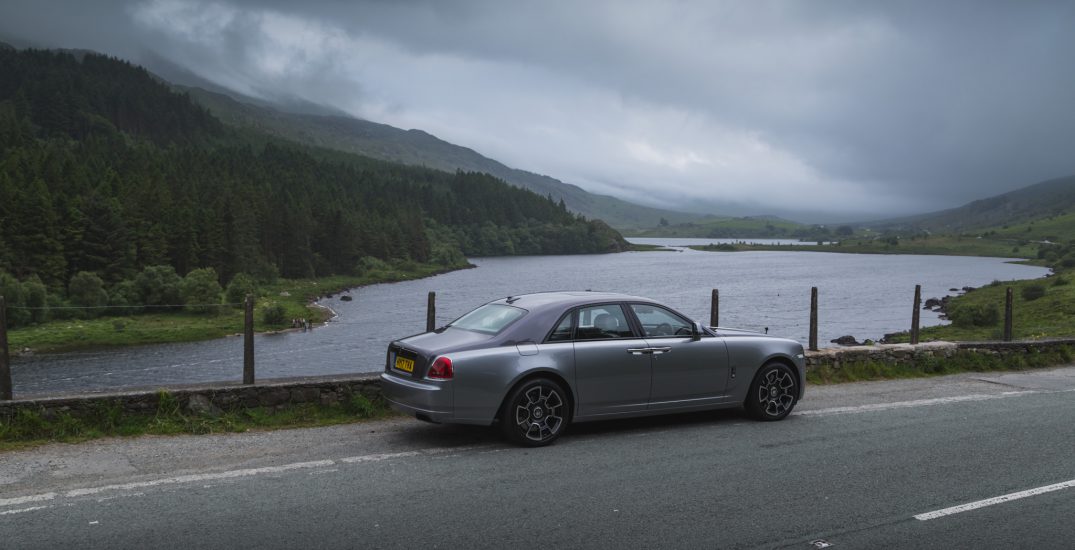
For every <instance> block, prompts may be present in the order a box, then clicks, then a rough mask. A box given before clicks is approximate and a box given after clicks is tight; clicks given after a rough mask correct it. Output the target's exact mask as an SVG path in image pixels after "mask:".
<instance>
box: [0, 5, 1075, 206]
mask: <svg viewBox="0 0 1075 550" xmlns="http://www.w3.org/2000/svg"><path fill="white" fill-rule="evenodd" d="M0 36H6V37H9V38H13V39H21V40H28V41H33V42H36V43H39V44H42V45H46V46H55V47H65V48H88V49H93V50H97V51H102V52H105V53H110V54H113V55H117V56H121V57H125V58H128V59H132V60H134V61H146V60H149V59H153V58H154V57H160V58H163V59H166V60H169V61H172V62H174V63H176V64H178V65H180V66H183V67H186V68H187V69H189V70H190V71H192V72H194V73H195V74H197V75H199V76H201V77H203V78H205V79H208V80H211V81H213V82H215V83H217V84H220V85H223V86H226V87H229V88H232V89H235V90H237V91H239V92H242V93H245V94H249V95H253V96H260V97H265V98H270V99H271V98H288V97H299V98H304V99H307V100H310V101H314V102H318V103H323V104H327V105H332V106H335V107H338V108H340V109H342V110H344V111H347V112H349V113H352V114H354V115H355V116H359V117H362V118H365V119H369V120H373V121H377V122H384V123H387V124H391V125H394V126H398V127H401V128H408V129H409V128H419V129H422V130H425V131H427V132H430V133H432V134H434V135H437V136H438V137H441V138H443V139H445V140H448V141H451V142H453V143H457V144H460V145H465V146H467V147H471V148H473V149H475V150H477V151H478V152H480V153H482V154H485V155H486V156H489V157H492V158H495V159H497V160H500V161H501V162H504V163H505V164H507V165H509V166H513V167H516V168H522V169H526V170H531V171H534V172H539V173H543V174H548V175H551V176H553V177H556V178H559V179H561V180H564V181H566V182H570V183H574V184H577V185H579V186H581V187H583V188H585V189H587V190H590V191H594V192H600V193H608V194H613V195H617V196H620V197H622V198H625V199H628V200H632V201H635V202H640V203H645V204H651V205H658V206H666V207H672V208H678V209H691V210H695V211H697V210H703V211H713V212H717V213H721V212H725V211H728V212H731V211H734V212H735V213H739V214H762V213H767V212H780V213H787V212H789V211H796V210H801V211H809V212H813V213H815V214H816V213H817V212H830V213H833V214H836V215H837V216H838V217H842V218H845V219H846V218H848V217H851V218H864V217H876V216H885V215H896V214H903V213H911V212H921V211H926V210H937V209H940V208H944V207H950V206H956V205H959V204H962V203H964V202H968V201H970V200H974V199H977V198H983V197H986V196H989V195H994V194H997V193H1001V192H1004V191H1008V190H1012V189H1015V188H1018V187H1022V186H1025V185H1028V184H1031V183H1036V182H1038V181H1041V180H1045V179H1049V178H1053V177H1059V176H1066V175H1071V174H1075V2H1070V1H1062V2H1034V1H1020V0H1013V1H1010V2H990V1H982V0H973V1H967V2H960V1H942V2H937V1H923V2H913V1H899V2H891V1H880V2H862V1H848V2H841V1H806V0H803V1H799V2H783V1H774V2H764V1H747V0H741V1H736V2H722V1H699V2H692V1H654V2H628V1H616V0H610V1H593V0H587V1H563V2H557V1H551V2H550V1H537V2H535V1H529V2H523V1H510V0H500V1H496V0H493V1H488V2H486V1H443V2H442V1H436V0H429V1H391V0H383V1H371V2H343V1H328V0H321V1H319V0H307V1H303V2H292V1H279V2H273V1H266V2H247V1H220V2H202V1H188V0H145V1H130V2H107V1H102V2H97V1H95V2H85V1H82V0H74V1H68V2H53V1H43V0H32V1H23V0H4V2H3V3H2V4H0Z"/></svg>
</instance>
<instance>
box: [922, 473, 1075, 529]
mask: <svg viewBox="0 0 1075 550" xmlns="http://www.w3.org/2000/svg"><path fill="white" fill-rule="evenodd" d="M1071 487H1075V479H1072V480H1070V481H1065V482H1063V483H1054V484H1053V485H1046V486H1044V487H1038V488H1036V489H1027V490H1026V491H1019V492H1018V493H1008V494H1006V495H1001V496H999V497H993V498H987V499H985V500H979V501H977V502H968V503H967V504H960V505H959V506H952V507H951V508H944V509H943V510H935V511H933V512H926V513H924V514H918V515H917V516H915V517H914V518H915V519H917V520H919V521H929V520H931V519H937V518H943V517H944V516H951V515H953V514H959V513H962V512H969V511H971V510H977V509H979V508H985V507H986V506H993V505H994V504H1001V503H1004V502H1011V501H1013V500H1019V499H1021V498H1027V497H1033V496H1037V495H1044V494H1045V493H1051V492H1053V491H1059V490H1061V489H1070V488H1071Z"/></svg>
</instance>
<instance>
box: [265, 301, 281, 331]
mask: <svg viewBox="0 0 1075 550" xmlns="http://www.w3.org/2000/svg"><path fill="white" fill-rule="evenodd" d="M261 321H262V322H263V323H265V324H266V325H277V326H278V325H282V324H284V323H285V322H286V321H287V309H286V308H284V306H282V305H280V304H278V303H276V302H273V303H271V304H269V305H268V306H266V307H265V309H263V310H261Z"/></svg>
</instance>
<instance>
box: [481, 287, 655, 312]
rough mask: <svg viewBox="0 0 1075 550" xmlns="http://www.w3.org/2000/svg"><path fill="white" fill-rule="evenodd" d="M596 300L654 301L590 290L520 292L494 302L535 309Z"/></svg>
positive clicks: (576, 304)
mask: <svg viewBox="0 0 1075 550" xmlns="http://www.w3.org/2000/svg"><path fill="white" fill-rule="evenodd" d="M595 302H653V300H651V299H649V298H642V297H639V296H631V295H629V294H620V293H618V292H593V291H590V290H577V291H557V292H535V293H532V294H519V295H515V296H508V297H506V298H501V299H499V300H495V301H493V302H491V303H494V304H507V305H511V306H515V307H521V308H523V309H526V310H530V311H535V310H542V309H546V308H553V307H555V308H557V309H563V308H568V307H574V306H578V305H583V304H591V303H595Z"/></svg>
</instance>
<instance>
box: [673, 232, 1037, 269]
mask: <svg viewBox="0 0 1075 550" xmlns="http://www.w3.org/2000/svg"><path fill="white" fill-rule="evenodd" d="M1019 243H1020V241H1015V240H1011V239H992V238H990V239H986V238H983V239H978V238H976V237H960V236H948V235H938V236H930V237H918V238H913V239H912V238H908V239H900V240H899V241H898V242H897V243H896V244H893V243H892V242H886V241H883V240H873V239H863V238H852V239H845V240H844V241H841V242H837V243H833V244H826V245H816V244H814V245H751V244H734V245H731V246H732V247H734V250H735V251H747V250H782V251H796V252H839V253H845V254H932V255H946V256H992V257H1002V258H1026V259H1028V260H1029V259H1031V258H1037V253H1038V245H1037V244H1034V243H1028V244H1019ZM691 248H693V249H695V250H702V251H728V250H730V249H729V248H728V247H727V246H721V247H719V248H718V247H712V246H709V245H701V246H692V247H691ZM1027 263H1035V264H1037V263H1039V262H1037V261H1028V262H1027Z"/></svg>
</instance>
